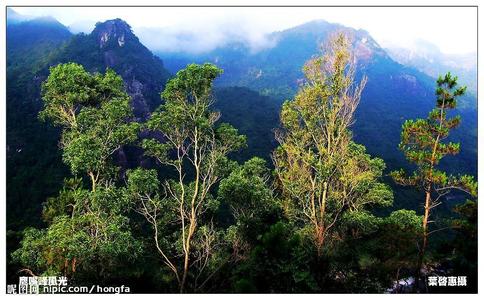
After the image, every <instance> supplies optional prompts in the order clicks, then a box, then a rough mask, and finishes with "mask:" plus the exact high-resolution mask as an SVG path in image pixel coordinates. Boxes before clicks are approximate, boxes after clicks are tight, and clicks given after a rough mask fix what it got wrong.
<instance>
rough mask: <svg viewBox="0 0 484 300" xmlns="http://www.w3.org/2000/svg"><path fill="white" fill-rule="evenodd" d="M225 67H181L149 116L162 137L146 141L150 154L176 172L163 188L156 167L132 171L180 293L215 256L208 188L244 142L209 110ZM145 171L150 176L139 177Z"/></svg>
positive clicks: (132, 186) (149, 124)
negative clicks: (215, 84) (214, 87)
mask: <svg viewBox="0 0 484 300" xmlns="http://www.w3.org/2000/svg"><path fill="white" fill-rule="evenodd" d="M221 72H222V71H221V70H220V69H218V68H217V67H215V66H214V65H211V64H204V65H195V64H191V65H189V66H187V68H186V69H184V70H181V71H179V72H178V73H177V74H176V76H175V77H174V78H173V79H171V80H170V81H169V82H168V84H167V85H166V88H165V90H164V91H163V93H162V98H163V100H164V101H165V102H164V104H162V105H161V106H160V108H159V109H157V111H156V112H154V113H153V114H152V115H151V117H150V119H149V120H148V121H147V125H146V127H147V129H149V130H151V131H153V132H159V133H161V135H162V137H161V138H160V139H154V138H151V139H146V140H144V141H143V143H142V145H143V148H144V149H145V151H146V154H147V155H150V156H152V157H155V158H156V159H157V161H158V162H159V163H160V164H162V165H164V166H168V167H171V168H173V169H174V170H175V174H176V176H175V177H174V178H166V179H164V180H163V182H162V184H161V189H160V188H158V187H157V186H156V180H155V178H156V176H155V174H154V173H152V172H151V173H147V172H149V171H146V170H137V171H136V172H133V173H131V174H130V176H129V180H130V183H129V184H130V189H131V191H132V194H133V195H134V198H135V199H137V203H138V204H139V207H138V212H140V213H141V214H142V215H143V216H144V217H145V218H146V219H147V220H148V222H149V223H150V224H151V225H152V227H153V228H154V241H155V246H156V248H157V250H158V252H159V253H160V255H161V256H162V258H163V261H164V263H165V265H167V266H168V268H169V269H170V270H171V271H172V272H173V274H174V276H175V277H176V280H177V282H178V285H179V289H180V292H184V291H185V289H186V285H187V278H188V277H189V274H190V269H191V268H196V265H197V264H198V263H200V262H201V265H200V267H199V268H197V269H198V274H197V272H193V273H194V274H192V276H191V279H192V280H193V282H192V288H193V289H197V288H198V287H197V279H198V278H199V277H200V276H201V273H203V272H204V271H206V265H207V263H208V262H209V260H210V259H215V257H214V256H213V255H212V254H213V249H212V248H213V247H215V245H214V243H215V241H216V240H217V239H216V235H218V233H217V232H216V231H215V230H214V229H213V227H212V226H211V222H210V221H209V220H207V219H202V216H203V215H204V213H206V212H207V211H210V210H213V209H215V208H216V207H217V203H216V201H215V199H213V197H212V196H211V194H210V192H211V190H212V188H213V186H214V184H216V183H217V182H218V181H219V180H220V179H221V177H222V175H224V174H226V173H228V171H229V170H230V168H231V167H232V166H233V163H231V162H230V160H229V159H228V158H227V154H229V153H230V152H233V151H236V150H238V149H239V148H241V147H242V146H244V145H245V143H246V139H245V137H244V136H241V135H238V133H237V130H236V129H235V128H233V127H232V126H230V125H228V124H216V122H217V120H218V119H219V117H220V114H219V113H218V112H213V111H211V110H210V106H211V105H212V103H213V98H212V94H211V92H212V82H213V80H214V79H215V78H216V77H217V76H218V75H219V74H221ZM143 176H145V177H149V180H147V179H143V180H136V178H138V177H143ZM148 182H149V183H150V185H149V187H148V186H147V183H148ZM175 225H176V226H177V228H175V227H174V226H175ZM171 238H174V240H172V239H171ZM200 247H205V250H202V249H201V248H200ZM179 258H181V262H179V261H178V259H179Z"/></svg>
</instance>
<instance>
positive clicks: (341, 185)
mask: <svg viewBox="0 0 484 300" xmlns="http://www.w3.org/2000/svg"><path fill="white" fill-rule="evenodd" d="M303 71H304V74H305V77H306V83H305V84H304V85H303V86H302V87H301V88H300V90H299V92H298V93H297V95H296V96H295V98H294V100H293V101H286V102H285V103H284V105H283V108H282V111H281V124H282V129H281V130H280V131H278V132H277V133H276V139H277V140H278V142H279V143H280V146H279V147H278V148H277V149H276V151H275V152H274V154H273V160H274V165H275V168H276V170H275V172H276V175H277V180H278V183H279V185H280V187H281V190H282V193H283V197H284V199H285V210H286V213H287V214H288V215H289V216H290V218H291V219H292V220H293V221H294V222H295V223H296V224H299V225H301V226H302V227H303V228H304V229H306V230H309V231H310V233H311V235H312V237H313V238H312V240H313V242H314V245H315V247H316V249H317V253H318V256H320V255H322V250H323V246H324V245H325V243H326V240H327V238H328V237H330V236H331V235H332V232H333V229H334V227H335V226H336V225H337V224H338V222H339V221H340V220H341V218H342V217H343V215H344V214H346V213H356V212H361V211H364V210H365V209H366V208H368V207H369V206H373V205H390V204H391V203H392V199H393V195H392V192H391V190H390V189H389V187H388V186H386V185H385V184H383V183H380V182H378V178H379V177H380V176H381V175H382V171H383V169H384V168H385V164H384V162H383V161H382V160H381V159H378V158H371V157H370V156H369V155H368V154H366V153H365V148H364V147H363V146H361V145H358V144H356V143H354V142H353V141H352V138H351V132H350V131H349V128H350V126H351V125H352V123H353V121H354V119H353V114H354V111H355V109H356V107H357V105H358V103H359V100H360V96H361V92H362V90H363V88H364V86H365V83H366V77H363V79H362V81H361V82H360V83H359V84H357V85H356V87H354V75H355V59H354V56H353V54H352V52H351V45H350V41H349V39H348V38H347V37H346V36H345V35H344V34H343V33H340V34H337V35H335V36H333V37H332V38H331V39H330V41H329V42H328V45H327V47H326V52H325V53H324V54H323V55H322V56H319V57H316V58H313V59H311V60H309V61H308V62H307V63H306V65H305V66H304V69H303Z"/></svg>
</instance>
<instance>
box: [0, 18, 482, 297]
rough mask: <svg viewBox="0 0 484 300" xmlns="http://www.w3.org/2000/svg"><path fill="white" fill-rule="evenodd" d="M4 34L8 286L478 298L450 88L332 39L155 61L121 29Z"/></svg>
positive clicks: (472, 225) (460, 134)
mask: <svg viewBox="0 0 484 300" xmlns="http://www.w3.org/2000/svg"><path fill="white" fill-rule="evenodd" d="M13 17H15V18H16V19H15V21H14V20H13V19H12V20H11V21H10V22H9V24H8V26H7V230H8V235H7V242H8V244H7V245H8V249H7V252H8V253H7V255H8V267H7V275H8V279H7V280H8V282H15V281H18V276H19V273H18V272H19V270H21V269H23V270H24V271H23V272H25V271H26V270H27V271H28V272H31V273H33V274H37V275H40V274H48V275H64V276H67V277H68V278H69V280H70V282H71V283H72V284H76V285H88V284H100V283H102V284H105V285H121V284H125V285H129V286H131V287H132V289H133V291H134V292H170V293H172V292H195V293H200V292H264V293H272V292H275V293H281V292H298V293H300V292H306V293H307V292H325V293H328V292H332V293H341V292H346V293H354V292H364V293H366V292H371V293H374V292H378V293H382V292H429V291H430V292H438V291H440V290H439V289H438V288H431V289H430V290H429V287H428V286H426V285H425V280H426V276H431V275H442V274H446V275H447V274H457V273H458V274H459V275H466V276H468V285H467V287H461V286H459V287H457V286H456V287H455V288H454V289H455V291H459V292H475V291H476V289H477V252H476V251H477V227H476V226H477V181H476V178H475V177H476V176H477V103H476V99H475V98H474V97H473V96H471V95H469V94H468V93H466V91H465V88H464V87H461V82H460V81H459V79H458V78H456V77H454V76H452V75H451V74H450V73H449V74H441V76H439V77H438V78H431V77H429V76H427V75H425V74H423V73H422V72H419V71H417V70H415V69H413V68H411V67H408V66H404V65H401V64H399V63H397V62H395V61H394V60H392V59H391V58H390V56H388V55H387V53H386V52H385V51H384V50H383V49H382V48H381V47H380V46H379V45H378V44H377V43H376V42H375V41H374V40H373V38H372V37H371V36H370V35H369V33H368V32H366V31H363V30H354V29H351V28H347V27H343V26H341V25H338V24H332V23H328V22H325V21H313V22H310V23H307V24H303V25H301V26H298V27H295V28H291V29H287V30H284V31H281V32H275V33H272V34H271V35H270V37H269V38H270V39H271V40H273V41H274V46H273V47H270V48H267V49H264V50H261V51H259V52H253V51H251V50H250V49H248V48H247V47H246V46H244V45H243V44H230V45H227V46H225V47H222V48H218V49H216V50H214V51H212V52H209V53H204V54H197V55H194V54H187V53H157V55H154V54H153V53H152V52H151V51H150V50H149V49H147V48H146V47H145V46H144V45H143V44H142V43H141V42H140V41H139V39H138V37H136V35H135V34H134V33H133V30H132V29H131V27H130V26H129V24H127V23H126V22H125V21H123V20H121V19H113V20H108V21H105V22H99V23H97V24H96V26H95V29H94V30H93V31H92V32H91V33H89V34H82V33H81V34H76V35H73V34H71V33H70V32H69V30H68V28H66V27H65V26H64V25H62V24H60V23H59V22H57V21H56V20H55V19H52V18H41V19H32V20H23V19H22V18H21V17H19V16H15V15H13ZM412 172H413V173H412ZM434 232H435V234H434ZM405 278H406V279H409V278H411V279H412V280H413V279H415V280H416V284H413V285H411V286H405V285H404V286H399V284H398V281H399V280H400V279H405Z"/></svg>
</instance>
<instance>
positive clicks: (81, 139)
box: [13, 64, 142, 280]
mask: <svg viewBox="0 0 484 300" xmlns="http://www.w3.org/2000/svg"><path fill="white" fill-rule="evenodd" d="M43 100H44V109H43V110H42V111H41V113H40V117H41V118H43V119H44V120H49V121H51V122H52V123H54V124H55V125H57V126H62V129H63V131H62V138H61V148H62V150H63V158H64V161H65V162H66V164H68V165H69V167H70V168H71V172H72V173H73V174H75V175H83V174H86V175H89V179H90V181H91V189H90V190H88V189H85V188H84V185H83V181H82V180H81V179H66V180H65V182H64V188H63V189H62V190H61V191H60V193H59V195H58V196H57V197H55V198H49V199H48V200H47V203H46V204H45V206H44V211H43V217H44V220H45V221H46V222H47V223H48V228H47V229H44V230H40V231H39V230H33V229H27V230H26V231H25V233H24V240H23V241H22V243H21V248H20V249H18V250H17V251H16V252H14V253H13V257H14V258H15V259H17V261H18V262H19V263H21V264H22V265H24V266H26V267H27V268H32V269H34V271H35V272H37V273H40V274H44V273H47V274H57V275H58V274H65V275H69V276H70V277H71V278H77V279H82V278H84V280H86V279H87V280H93V279H96V278H98V279H99V278H103V280H104V279H109V278H112V277H115V276H119V275H120V274H119V273H117V272H118V270H119V269H117V268H120V267H121V266H123V264H126V263H129V262H132V261H133V260H134V259H135V258H137V257H138V256H139V255H140V253H141V250H142V247H141V243H140V242H139V241H137V240H136V239H135V238H134V237H133V236H132V234H131V230H130V226H129V219H128V218H127V217H126V215H127V212H128V210H129V208H130V206H129V202H128V201H126V198H125V197H124V194H125V193H124V192H123V188H119V187H116V186H115V181H116V179H117V174H116V172H115V171H116V167H115V166H114V165H113V164H112V156H113V154H114V153H115V151H117V150H118V149H120V148H121V147H122V146H123V145H125V144H127V143H130V142H133V141H134V140H136V139H137V133H138V128H139V125H138V124H137V123H134V122H130V121H129V118H131V117H132V112H131V108H130V106H129V97H128V96H127V94H126V93H125V92H124V90H123V82H122V80H121V78H120V77H119V76H117V75H116V74H115V73H114V72H112V71H107V72H106V74H105V75H100V74H95V75H91V74H89V73H87V72H86V71H85V70H84V69H83V67H81V66H79V65H76V64H65V65H59V66H57V67H54V68H52V69H51V76H49V78H48V79H47V81H46V82H45V83H44V84H43ZM32 252H34V253H37V256H38V258H33V255H32Z"/></svg>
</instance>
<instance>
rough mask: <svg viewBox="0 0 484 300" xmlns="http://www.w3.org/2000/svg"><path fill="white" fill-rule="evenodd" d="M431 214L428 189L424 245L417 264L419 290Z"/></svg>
mask: <svg viewBox="0 0 484 300" xmlns="http://www.w3.org/2000/svg"><path fill="white" fill-rule="evenodd" d="M429 214H430V189H427V191H426V192H425V212H424V218H423V221H422V245H421V247H420V249H419V253H418V263H417V270H416V278H415V284H416V287H417V288H418V287H419V283H420V279H421V276H422V265H423V260H424V257H425V250H426V249H427V243H428V234H427V233H428V221H429Z"/></svg>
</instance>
